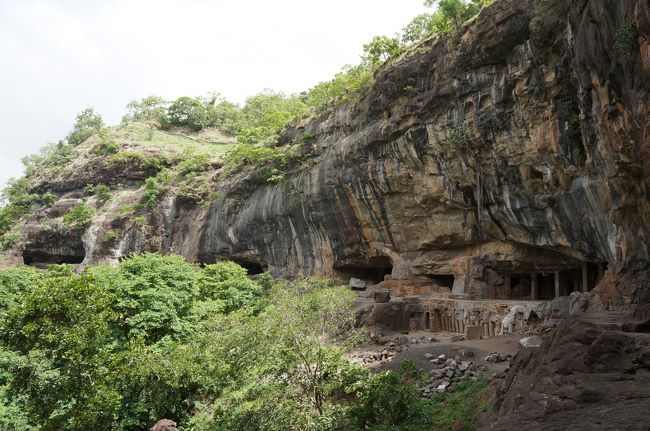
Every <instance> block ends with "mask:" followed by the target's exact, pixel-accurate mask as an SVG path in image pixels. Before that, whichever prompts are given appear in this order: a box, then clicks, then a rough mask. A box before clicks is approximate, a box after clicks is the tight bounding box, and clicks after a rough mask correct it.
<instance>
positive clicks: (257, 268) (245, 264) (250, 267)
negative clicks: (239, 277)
mask: <svg viewBox="0 0 650 431" xmlns="http://www.w3.org/2000/svg"><path fill="white" fill-rule="evenodd" d="M233 262H235V263H236V264H237V265H239V266H241V267H242V268H244V269H246V272H248V275H259V274H263V273H265V272H266V271H267V269H268V266H267V265H262V264H261V263H259V262H252V261H237V260H233Z"/></svg>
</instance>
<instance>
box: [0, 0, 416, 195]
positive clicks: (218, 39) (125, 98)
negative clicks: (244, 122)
mask: <svg viewBox="0 0 650 431" xmlns="http://www.w3.org/2000/svg"><path fill="white" fill-rule="evenodd" d="M424 9H425V8H424V6H422V0H402V1H400V2H396V1H394V0H354V1H350V0H348V1H345V0H330V1H328V2H311V1H304V0H302V1H300V0H276V1H273V2H268V1H262V0H248V1H236V2H235V1H225V0H112V1H83V0H67V1H66V0H58V1H57V0H0V47H2V49H0V88H2V93H1V94H2V103H0V151H1V153H0V156H1V157H0V186H1V185H4V184H5V183H6V181H7V179H8V178H9V177H12V176H17V175H20V173H21V169H22V166H21V164H20V158H21V157H22V156H25V155H27V154H30V153H34V152H36V151H38V149H39V148H40V147H42V146H43V145H44V144H46V143H47V142H54V141H57V140H58V139H60V138H61V137H63V136H65V134H66V133H67V131H68V130H69V128H70V127H71V124H72V122H73V120H74V116H75V115H76V113H78V112H79V111H81V110H82V109H83V108H84V107H85V106H88V105H91V106H93V107H95V108H96V109H97V111H99V112H100V113H101V114H102V115H103V116H104V119H105V120H106V121H107V122H108V123H116V122H118V121H119V119H120V118H121V116H122V115H123V114H124V112H125V106H126V104H127V103H128V102H129V101H130V100H133V99H137V98H141V97H144V96H147V95H150V94H156V95H160V96H163V97H166V98H176V97H178V96H181V95H202V94H205V93H207V92H208V91H213V90H214V91H219V92H221V93H222V94H224V95H225V96H226V97H228V98H229V99H232V100H235V101H237V102H240V103H241V102H243V100H244V99H245V97H246V96H249V95H252V94H255V93H256V92H258V91H260V90H262V89H264V88H273V89H275V90H281V91H284V92H287V93H292V92H298V91H302V90H306V89H307V88H309V87H310V86H312V85H314V84H315V83H317V82H319V81H322V80H326V79H329V78H331V77H332V76H333V75H334V73H336V72H337V71H338V70H339V69H340V68H341V67H342V66H343V65H345V64H352V63H356V62H357V61H358V59H359V54H360V53H361V49H362V45H363V43H365V42H367V41H369V40H370V39H371V38H372V36H374V35H377V34H388V35H391V34H393V33H395V32H396V31H399V30H400V29H401V28H402V27H403V26H405V25H406V24H407V23H408V22H409V20H410V19H411V18H412V17H414V16H416V15H417V14H419V13H421V12H422V11H423V10H424Z"/></svg>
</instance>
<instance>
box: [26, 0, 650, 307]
mask: <svg viewBox="0 0 650 431" xmlns="http://www.w3.org/2000/svg"><path fill="white" fill-rule="evenodd" d="M649 11H650V7H649V6H648V2H647V1H646V0H625V1H618V0H578V1H573V2H566V1H560V0H547V1H543V2H541V1H533V0H497V1H495V2H494V4H493V5H491V6H490V7H488V8H486V9H485V10H483V11H482V12H481V14H480V15H479V16H478V17H477V18H476V19H474V20H473V21H472V22H470V23H468V24H466V25H465V26H464V27H463V28H462V29H461V30H460V31H458V32H457V33H455V34H453V35H451V36H445V37H440V38H437V37H433V38H431V39H429V40H427V41H424V42H422V43H420V44H419V45H417V46H416V47H414V48H413V49H412V50H411V52H409V53H408V54H407V55H405V56H404V57H403V58H401V59H399V60H397V61H395V62H393V63H392V64H389V65H387V66H385V67H384V68H383V69H382V70H381V71H379V72H378V73H377V76H376V83H375V84H374V86H373V87H372V88H371V89H370V90H369V91H368V92H367V93H366V94H365V95H363V97H361V98H360V99H359V100H357V101H355V102H352V103H350V104H347V105H343V106H340V107H338V108H336V109H334V110H333V111H332V112H329V113H327V114H325V115H323V116H321V117H319V118H316V119H311V120H308V121H305V122H304V123H303V124H301V125H299V126H296V127H293V128H290V129H288V130H287V131H285V133H284V135H283V136H282V138H281V140H280V142H278V145H287V144H289V143H297V142H302V144H301V145H302V147H301V151H302V152H303V153H304V154H306V155H309V157H310V163H309V164H308V166H305V167H301V168H300V169H296V171H294V172H293V173H292V174H287V175H286V176H285V181H284V182H283V183H282V184H281V185H277V184H271V183H269V182H267V181H265V180H263V179H260V176H259V175H258V174H257V173H256V172H255V171H250V170H247V171H242V172H239V173H237V174H235V175H226V174H224V173H223V172H222V171H221V170H220V169H216V170H215V172H214V173H213V174H211V177H210V178H211V187H212V189H213V191H215V196H218V197H217V198H214V199H213V200H211V201H210V202H209V205H197V204H195V203H191V202H187V201H186V200H183V199H180V198H176V197H174V196H168V197H167V198H165V199H163V200H162V201H161V202H160V203H159V204H158V205H157V206H156V207H155V208H154V209H153V210H152V211H151V213H150V215H149V216H148V219H147V221H146V225H147V226H148V227H145V226H144V225H143V224H133V223H125V224H124V225H123V226H122V227H121V228H120V229H118V230H119V234H120V237H119V238H117V239H116V240H115V241H111V242H104V243H102V244H95V245H93V246H92V247H91V246H89V245H87V246H86V263H90V262H101V261H113V260H115V259H117V258H119V257H120V256H123V255H126V254H128V253H130V252H134V251H141V250H142V249H143V248H149V249H160V250H162V251H163V252H174V253H180V254H183V255H184V256H186V257H187V258H188V259H191V260H194V261H200V262H211V261H214V260H217V259H223V258H229V259H233V260H235V261H237V262H239V263H241V264H243V265H244V266H247V267H248V268H250V269H252V270H255V271H261V270H270V271H272V272H275V273H277V274H283V275H296V274H318V275H322V276H341V277H344V278H345V279H346V280H349V278H350V277H355V278H359V279H364V280H369V281H373V282H378V281H381V280H382V279H383V278H384V277H385V276H386V275H389V274H390V275H392V276H393V277H394V278H413V277H418V276H421V277H428V278H430V279H431V280H433V281H436V280H439V279H440V278H441V277H442V279H443V280H444V281H445V283H447V282H449V281H450V282H449V284H450V286H449V287H450V288H452V291H453V293H454V294H455V295H457V296H460V297H466V298H470V299H475V298H481V297H497V298H498V297H501V296H500V295H501V294H500V293H499V289H500V286H508V287H510V286H511V282H512V283H516V281H517V280H519V281H520V282H521V284H522V286H524V285H525V284H526V283H525V282H524V281H523V280H524V278H523V275H525V274H531V273H539V274H542V276H543V274H552V273H553V272H554V271H567V275H566V276H567V277H569V279H571V278H570V277H573V275H571V274H569V272H570V271H578V272H579V270H580V268H581V266H582V265H583V264H588V265H590V266H588V267H587V273H586V274H587V278H588V279H589V281H588V283H587V284H591V285H593V284H595V282H596V281H598V280H600V285H601V287H599V288H598V290H597V291H596V293H595V294H593V295H595V297H594V301H592V302H593V304H595V305H594V307H598V308H602V309H607V308H626V307H628V306H629V304H631V303H637V302H639V301H642V300H643V299H644V297H643V295H646V292H648V291H649V289H647V283H648V272H647V271H648V259H649V254H650V251H649V249H648V244H650V242H649V241H648V239H649V238H650V226H649V224H648V219H647V217H644V215H645V214H648V213H649V210H650V208H649V207H648V199H647V192H646V188H647V178H650V176H649V175H648V174H650V151H649V148H648V144H647V142H648V137H649V136H648V134H649V133H650V129H648V127H647V118H648V112H647V111H648V106H649V104H648V91H647V87H648V84H647V83H648V82H650V81H648V78H649V76H650V62H649V60H648V59H649V55H650V54H649V53H650V48H649V47H650V45H649V44H648V40H649V35H650V18H649V17H650V13H649ZM305 135H308V136H310V137H313V139H309V140H304V139H301V137H302V136H305ZM84 172H85V171H84ZM102 172H103V171H102ZM140 176H141V173H140V172H138V173H137V175H135V178H137V177H140ZM84 181H86V179H84ZM95 229H96V231H95V233H97V232H99V234H101V233H102V232H103V231H107V230H109V229H114V228H111V227H110V226H109V221H107V220H104V225H101V226H98V227H96V228H95ZM96 236H97V235H96ZM99 237H101V235H99ZM152 238H153V239H155V241H152ZM30 241H31V237H29V238H27V242H28V243H29V242H30ZM89 248H92V250H90V249H89ZM90 251H91V253H90ZM605 266H606V267H607V268H608V270H607V273H606V274H607V275H606V277H605V278H597V277H596V275H595V274H596V272H597V271H596V268H604V267H605ZM599 271H600V270H599ZM445 277H446V278H445ZM575 277H578V275H576V276H575ZM599 277H600V276H599ZM575 280H578V278H575ZM542 281H543V280H542ZM528 283H529V284H528V288H527V289H528V291H530V283H532V282H528ZM576 283H577V281H576ZM590 287H591V286H590ZM525 288H526V287H525V286H524V287H523V289H524V290H525ZM573 290H575V288H573ZM601 290H602V292H603V295H604V297H602V298H601V297H599V296H598V294H599V292H600V291H601ZM566 293H568V292H566ZM506 296H507V292H506ZM522 296H526V294H525V293H522ZM596 296H598V298H596ZM648 299H650V298H648Z"/></svg>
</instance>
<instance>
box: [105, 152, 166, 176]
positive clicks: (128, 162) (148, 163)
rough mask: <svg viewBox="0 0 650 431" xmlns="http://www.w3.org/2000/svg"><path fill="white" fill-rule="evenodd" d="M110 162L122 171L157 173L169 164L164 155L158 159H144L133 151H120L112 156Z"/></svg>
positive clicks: (142, 155)
mask: <svg viewBox="0 0 650 431" xmlns="http://www.w3.org/2000/svg"><path fill="white" fill-rule="evenodd" d="M110 162H111V163H113V164H115V165H118V166H119V167H121V168H122V169H143V170H147V171H159V170H161V169H163V168H164V167H165V165H167V164H168V163H169V161H168V160H167V158H166V157H165V156H164V155H160V156H158V157H146V156H145V155H144V154H142V153H138V152H135V151H120V152H119V153H116V154H113V156H112V157H111V158H110Z"/></svg>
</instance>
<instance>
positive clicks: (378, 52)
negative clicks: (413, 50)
mask: <svg viewBox="0 0 650 431" xmlns="http://www.w3.org/2000/svg"><path fill="white" fill-rule="evenodd" d="M403 51H404V46H403V45H402V43H401V42H400V40H399V39H397V38H395V37H388V36H375V37H373V38H372V40H371V41H370V42H369V43H367V44H365V45H363V53H364V56H363V57H364V59H365V60H366V61H368V62H370V63H371V64H373V65H375V66H378V65H381V64H383V63H385V62H387V61H388V60H391V59H393V58H396V57H398V56H399V55H400V54H401V53H402V52H403Z"/></svg>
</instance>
